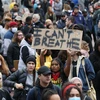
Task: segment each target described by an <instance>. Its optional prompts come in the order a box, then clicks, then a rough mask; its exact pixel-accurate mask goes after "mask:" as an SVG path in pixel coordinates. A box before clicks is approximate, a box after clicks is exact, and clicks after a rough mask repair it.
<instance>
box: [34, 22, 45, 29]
mask: <svg viewBox="0 0 100 100" xmlns="http://www.w3.org/2000/svg"><path fill="white" fill-rule="evenodd" d="M34 27H35V28H45V27H44V25H43V23H42V22H40V21H38V22H36V23H35V24H34Z"/></svg>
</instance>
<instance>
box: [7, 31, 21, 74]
mask: <svg viewBox="0 0 100 100" xmlns="http://www.w3.org/2000/svg"><path fill="white" fill-rule="evenodd" d="M22 39H23V33H22V32H21V31H17V32H16V33H15V34H14V36H13V39H12V42H11V43H10V45H9V47H8V50H7V63H8V67H9V69H10V71H11V72H15V71H16V70H17V69H16V68H15V66H14V60H19V55H20V46H19V44H20V42H21V41H22Z"/></svg>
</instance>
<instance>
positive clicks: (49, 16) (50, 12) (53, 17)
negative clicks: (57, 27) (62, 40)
mask: <svg viewBox="0 0 100 100" xmlns="http://www.w3.org/2000/svg"><path fill="white" fill-rule="evenodd" d="M45 19H50V20H51V21H52V22H53V23H56V15H55V13H54V12H53V10H52V7H51V6H49V7H48V9H47V13H46V15H45Z"/></svg>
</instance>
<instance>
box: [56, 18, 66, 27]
mask: <svg viewBox="0 0 100 100" xmlns="http://www.w3.org/2000/svg"><path fill="white" fill-rule="evenodd" d="M65 22H66V21H63V20H61V19H60V20H59V21H58V22H57V28H59V29H63V28H64V27H65V26H66V23H65Z"/></svg>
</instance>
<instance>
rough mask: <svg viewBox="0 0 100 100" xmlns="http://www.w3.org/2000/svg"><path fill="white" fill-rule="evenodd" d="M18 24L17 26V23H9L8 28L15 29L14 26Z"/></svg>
mask: <svg viewBox="0 0 100 100" xmlns="http://www.w3.org/2000/svg"><path fill="white" fill-rule="evenodd" d="M17 25H18V24H17V22H15V21H11V22H10V23H9V26H10V27H15V26H17Z"/></svg>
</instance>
